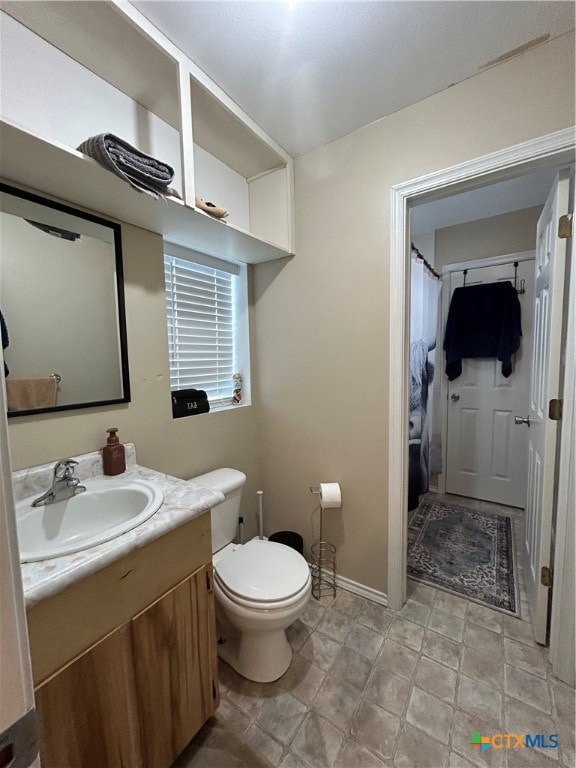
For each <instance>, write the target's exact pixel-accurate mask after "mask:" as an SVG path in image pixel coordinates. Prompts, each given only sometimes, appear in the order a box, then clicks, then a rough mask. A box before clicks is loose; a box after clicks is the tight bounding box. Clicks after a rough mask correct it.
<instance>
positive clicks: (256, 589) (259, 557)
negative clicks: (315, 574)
mask: <svg viewBox="0 0 576 768" xmlns="http://www.w3.org/2000/svg"><path fill="white" fill-rule="evenodd" d="M214 565H215V579H216V581H217V582H218V586H219V587H220V589H221V590H222V591H223V592H224V593H225V594H226V595H227V596H228V597H229V599H230V600H233V601H234V602H236V603H239V604H241V605H247V606H253V607H254V608H258V607H261V608H263V609H268V608H275V607H278V608H280V607H284V606H285V605H289V604H290V603H292V602H295V601H297V600H299V599H300V597H301V595H302V593H303V592H305V591H307V590H308V586H309V582H310V570H309V568H308V564H307V562H306V560H304V558H303V557H302V555H300V554H299V553H298V552H296V550H294V549H291V548H290V547H287V546H285V545H284V544H278V543H276V542H272V541H267V540H262V539H253V540H252V541H249V542H247V543H246V544H244V545H243V546H237V547H233V548H232V549H230V550H229V551H228V552H227V553H225V554H223V555H222V556H221V557H219V558H218V557H217V558H215V561H214Z"/></svg>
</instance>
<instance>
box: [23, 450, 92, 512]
mask: <svg viewBox="0 0 576 768" xmlns="http://www.w3.org/2000/svg"><path fill="white" fill-rule="evenodd" d="M76 464H78V462H77V461H74V459H62V460H61V461H59V462H58V463H57V464H56V465H55V467H54V477H53V479H52V487H51V488H50V489H49V490H47V491H46V493H43V494H42V496H39V497H38V498H37V499H35V500H34V501H33V502H32V506H33V507H40V506H42V505H43V504H54V503H55V502H57V501H64V500H65V499H71V498H72V496H76V494H77V493H82V492H83V491H85V490H86V486H84V485H80V480H78V478H77V477H74V467H75V466H76Z"/></svg>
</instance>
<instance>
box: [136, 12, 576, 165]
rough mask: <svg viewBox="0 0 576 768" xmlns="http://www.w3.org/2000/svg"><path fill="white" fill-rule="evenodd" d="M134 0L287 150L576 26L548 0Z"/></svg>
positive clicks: (330, 136) (341, 131) (331, 135)
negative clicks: (398, 0)
mask: <svg viewBox="0 0 576 768" xmlns="http://www.w3.org/2000/svg"><path fill="white" fill-rule="evenodd" d="M132 1H133V5H135V6H136V7H137V8H138V9H139V10H140V11H141V12H142V13H143V14H144V16H146V17H147V18H148V19H149V20H150V21H151V22H152V23H153V24H155V25H156V26H157V27H158V28H159V29H160V30H161V31H162V32H163V33H164V34H165V35H166V36H167V37H169V38H170V39H171V40H172V41H173V42H174V43H175V44H176V45H177V46H178V47H179V48H180V49H181V50H182V51H184V52H185V53H186V54H187V55H188V56H189V57H190V58H191V59H192V60H193V61H194V62H195V63H196V64H197V65H198V66H199V67H200V68H201V69H202V70H204V71H205V72H206V73H207V74H208V75H209V76H210V77H211V78H212V79H213V80H214V81H215V82H216V83H217V84H218V85H219V86H220V87H221V88H222V89H223V90H224V91H225V92H226V93H227V94H228V95H229V96H230V97H231V98H232V99H233V100H234V101H235V102H236V103H237V104H238V105H239V106H240V107H241V108H242V109H243V110H244V111H245V112H246V113H247V114H248V115H250V117H252V119H253V120H255V121H256V123H258V124H259V125H260V126H261V127H262V128H263V129H264V130H265V131H266V132H267V133H268V134H269V135H270V136H271V137H272V138H273V139H275V140H276V141H277V142H278V144H280V146H282V147H283V148H284V149H285V150H286V151H287V152H288V153H289V154H290V155H292V156H294V157H296V156H298V155H301V154H304V153H306V152H309V151H311V150H313V149H315V148H317V147H319V146H322V145H323V144H326V143H328V142H330V141H333V140H334V139H337V138H339V137H341V136H344V135H346V134H347V133H350V132H351V131H354V130H356V129H357V128H360V127H362V126H364V125H367V124H368V123H371V122H373V121H374V120H378V119H380V118H382V117H384V116H386V115H389V114H392V113H393V112H397V111H398V110H401V109H403V108H405V107H407V106H409V105H410V104H414V103H416V102H418V101H420V100H422V99H425V98H427V97H428V96H431V95H432V94H434V93H438V92H439V91H442V90H443V89H445V88H448V87H450V86H451V85H453V84H455V83H458V82H461V81H463V80H466V79H467V78H470V77H474V76H475V75H477V74H478V73H480V72H482V71H483V70H484V69H485V68H486V67H487V66H495V65H496V64H495V63H494V59H498V58H499V57H501V56H504V55H505V54H508V53H509V52H510V51H513V50H514V49H517V48H519V47H521V46H525V45H526V44H527V43H530V42H531V41H534V40H536V39H537V38H541V37H542V36H545V35H549V39H553V38H555V37H558V36H559V35H562V34H565V33H567V32H569V31H570V30H573V29H574V13H575V4H574V2H572V1H570V2H555V1H553V0H546V1H543V2H524V1H523V0H514V1H512V2H504V1H501V0H495V1H492V0H489V1H482V2H477V1H476V0H456V1H451V0H450V1H447V2H445V1H442V2H437V1H428V0H427V1H424V2H422V1H421V0H404V1H403V2H397V1H396V0H375V1H373V2H365V0H345V1H342V0H325V1H324V2H323V1H321V0H312V1H309V2H306V1H305V0H276V1H275V2H270V1H268V0H263V1H259V0H252V1H251V2H245V1H244V0H226V1H221V0H212V1H207V0H205V1H202V0H178V1H177V2H173V1H171V0H164V1H160V0H132ZM541 44H542V43H541Z"/></svg>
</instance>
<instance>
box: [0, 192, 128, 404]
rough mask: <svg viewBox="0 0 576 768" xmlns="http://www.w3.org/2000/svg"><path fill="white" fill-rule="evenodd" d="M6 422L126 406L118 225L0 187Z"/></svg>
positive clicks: (0, 303) (0, 318)
mask: <svg viewBox="0 0 576 768" xmlns="http://www.w3.org/2000/svg"><path fill="white" fill-rule="evenodd" d="M0 313H1V316H0V321H1V326H2V329H1V330H2V347H3V348H4V363H5V369H4V375H5V379H6V392H7V399H8V416H9V417H13V416H27V415H30V414H36V413H46V412H51V411H63V410H70V409H72V408H89V407H93V406H97V405H111V404H114V403H126V402H129V400H130V384H129V378H128V354H127V346H126V317H125V310H124V284H123V272H122V247H121V229H120V225H119V224H114V223H112V222H109V221H106V220H105V219H101V218H99V217H97V216H93V215H91V214H88V213H83V212H81V211H77V210H75V209H73V208H70V207H68V206H66V205H62V204H60V203H56V202H53V201H51V200H46V199H44V198H42V197H39V196H37V195H35V194H31V193H29V192H24V191H22V190H19V189H16V188H14V187H10V186H8V185H7V184H3V183H0Z"/></svg>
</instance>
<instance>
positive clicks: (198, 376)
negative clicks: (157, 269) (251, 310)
mask: <svg viewBox="0 0 576 768" xmlns="http://www.w3.org/2000/svg"><path fill="white" fill-rule="evenodd" d="M164 250H165V255H164V276H165V281H166V315H167V321H168V347H169V354H170V389H171V390H172V391H176V390H179V389H188V388H194V389H204V390H206V393H207V395H208V400H209V401H210V409H211V410H218V409H222V408H226V407H231V406H233V405H234V402H233V389H234V381H233V378H232V377H233V376H234V375H235V374H237V373H239V374H240V375H241V376H242V403H243V404H249V392H250V370H249V354H250V353H249V343H248V290H247V270H246V266H245V265H241V264H234V263H231V262H225V261H221V260H220V259H215V258H213V257H212V256H207V255H205V254H201V253H197V252H195V251H190V250H188V249H187V248H182V247H181V246H177V245H174V244H172V243H165V244H164Z"/></svg>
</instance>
